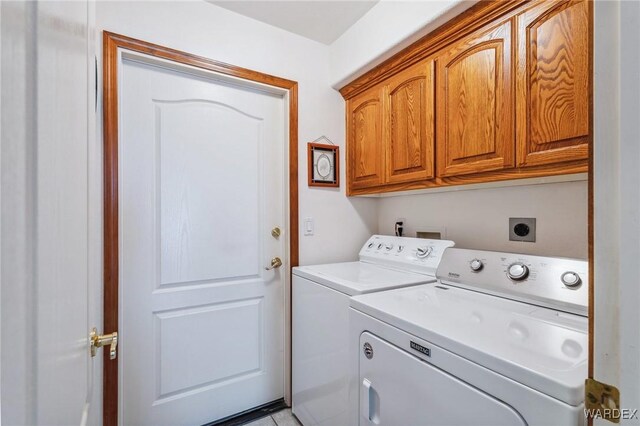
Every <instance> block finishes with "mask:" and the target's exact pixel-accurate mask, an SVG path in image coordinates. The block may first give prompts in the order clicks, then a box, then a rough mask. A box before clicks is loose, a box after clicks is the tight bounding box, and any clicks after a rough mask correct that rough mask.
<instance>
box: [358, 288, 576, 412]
mask: <svg viewBox="0 0 640 426" xmlns="http://www.w3.org/2000/svg"><path fill="white" fill-rule="evenodd" d="M351 306H352V307H353V308H355V309H357V310H359V311H361V312H364V313H366V314H368V315H370V316H372V317H374V318H377V319H379V320H381V321H383V322H385V323H387V324H390V325H392V326H394V327H397V328H399V329H401V330H404V331H406V332H408V333H410V334H413V335H415V336H418V337H420V338H421V339H424V340H427V341H430V342H431V343H433V344H435V345H438V346H440V347H442V348H444V349H446V350H449V351H451V352H453V353H455V354H457V355H459V356H461V357H464V358H466V359H468V360H470V361H472V362H475V363H477V364H480V365H482V366H484V367H486V368H488V369H490V370H493V371H495V372H497V373H500V374H502V375H504V376H506V377H509V378H511V379H512V380H515V381H517V382H519V383H522V384H524V385H526V386H528V387H530V388H533V389H536V390H538V391H540V392H542V393H544V394H546V395H549V396H552V397H554V398H556V399H559V400H561V401H564V402H565V403H567V404H570V405H573V406H577V405H579V404H580V403H581V402H582V401H583V400H584V380H585V378H586V377H587V353H588V331H587V327H588V322H587V318H585V317H582V316H578V315H573V314H568V313H564V312H560V311H555V310H552V309H547V308H542V307H538V306H533V305H530V304H526V303H522V302H517V301H513V300H508V299H504V298H500V297H496V296H492V295H487V294H483V293H478V292H475V291H471V290H466V289H461V288H457V287H451V286H448V285H443V284H441V283H436V284H429V285H420V286H416V287H409V288H404V289H398V290H393V291H390V292H386V293H384V294H380V293H378V294H369V295H363V296H357V297H355V298H353V299H351Z"/></svg>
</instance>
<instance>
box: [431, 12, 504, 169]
mask: <svg viewBox="0 0 640 426" xmlns="http://www.w3.org/2000/svg"><path fill="white" fill-rule="evenodd" d="M437 62H438V78H437V79H438V92H437V98H438V113H437V117H438V118H437V151H438V176H457V175H464V174H470V173H479V172H485V171H491V170H501V169H504V168H508V167H513V165H514V159H515V155H514V151H515V147H514V144H513V133H512V132H513V108H512V93H511V87H512V73H511V22H505V23H503V24H501V25H499V26H498V27H496V28H493V29H491V30H490V31H487V32H485V33H481V34H479V35H474V36H471V37H469V38H467V39H464V40H462V41H461V42H458V43H455V44H453V45H451V46H450V47H449V48H448V49H446V50H445V51H444V52H443V54H442V55H441V56H439V57H438V59H437Z"/></svg>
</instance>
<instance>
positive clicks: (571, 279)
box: [560, 271, 582, 287]
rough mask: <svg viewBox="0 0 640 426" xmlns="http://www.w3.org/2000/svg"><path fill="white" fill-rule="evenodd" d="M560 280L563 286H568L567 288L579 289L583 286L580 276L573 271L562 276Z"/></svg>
mask: <svg viewBox="0 0 640 426" xmlns="http://www.w3.org/2000/svg"><path fill="white" fill-rule="evenodd" d="M560 279H561V280H562V284H564V285H566V286H567V287H578V286H579V285H580V284H582V280H581V279H580V275H578V274H576V273H575V272H572V271H569V272H565V273H564V274H562V277H561V278H560Z"/></svg>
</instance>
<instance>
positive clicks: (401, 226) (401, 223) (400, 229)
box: [393, 217, 407, 237]
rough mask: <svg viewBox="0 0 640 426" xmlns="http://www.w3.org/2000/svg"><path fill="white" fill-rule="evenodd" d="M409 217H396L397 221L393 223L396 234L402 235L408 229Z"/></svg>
mask: <svg viewBox="0 0 640 426" xmlns="http://www.w3.org/2000/svg"><path fill="white" fill-rule="evenodd" d="M406 222H407V219H405V218H402V217H401V218H398V219H396V223H395V224H394V225H393V230H394V232H395V234H396V236H397V237H402V236H403V235H404V232H405V231H404V230H405V229H406V226H407V223H406Z"/></svg>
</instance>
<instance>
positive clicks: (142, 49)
mask: <svg viewBox="0 0 640 426" xmlns="http://www.w3.org/2000/svg"><path fill="white" fill-rule="evenodd" d="M102 41H103V51H102V55H103V63H102V66H103V108H104V110H103V120H104V121H103V143H104V145H103V152H104V159H103V162H104V171H103V185H104V186H103V203H104V210H103V216H104V218H103V219H104V223H103V227H104V230H103V238H104V241H103V246H104V253H103V258H104V265H103V280H104V281H103V287H104V301H103V309H104V324H103V330H109V332H113V331H118V315H119V313H118V300H119V296H118V294H119V291H118V290H119V251H118V248H119V238H118V233H119V228H118V225H119V224H118V208H119V207H118V146H119V145H118V144H119V130H118V111H119V104H118V91H119V87H118V84H119V83H118V72H119V70H118V65H119V62H120V55H119V52H120V51H130V52H136V53H139V54H144V55H148V56H151V57H154V58H157V59H160V60H166V61H172V62H175V63H179V64H182V65H187V66H190V67H195V68H199V69H202V70H206V71H210V72H214V73H217V74H221V75H223V76H228V77H233V78H237V79H240V80H244V81H246V82H253V83H259V84H263V85H266V86H271V87H276V88H279V89H283V90H285V91H286V92H288V94H287V95H285V99H286V100H288V107H289V108H288V110H289V114H288V117H287V121H288V123H287V124H288V130H289V133H288V145H289V153H288V155H289V158H288V164H289V170H288V176H289V179H288V182H286V183H287V185H285V186H287V187H288V195H289V197H288V207H289V209H288V210H289V215H288V227H287V229H288V231H289V232H288V233H287V234H286V235H287V238H288V241H287V242H288V260H289V261H288V267H289V269H288V274H287V279H286V280H285V281H286V285H285V305H284V306H285V342H287V343H285V346H286V349H287V350H286V351H285V354H286V355H285V390H284V393H285V400H286V401H288V400H289V399H290V395H291V375H290V370H291V369H290V366H291V268H292V267H294V266H298V254H299V241H298V83H297V82H295V81H292V80H287V79H284V78H280V77H276V76H273V75H269V74H265V73H261V72H258V71H253V70H250V69H246V68H241V67H237V66H234V65H230V64H227V63H224V62H219V61H215V60H212V59H208V58H204V57H202V56H197V55H193V54H190V53H186V52H181V51H179V50H175V49H171V48H168V47H164V46H160V45H157V44H153V43H149V42H146V41H142V40H137V39H134V38H131V37H127V36H124V35H120V34H115V33H112V32H108V31H104V32H103V38H102ZM105 332H106V331H105ZM287 397H289V398H287ZM102 413H103V414H102V416H103V424H104V425H105V426H110V425H117V424H118V362H117V360H115V361H110V360H109V359H108V357H105V358H104V366H103V412H102Z"/></svg>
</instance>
